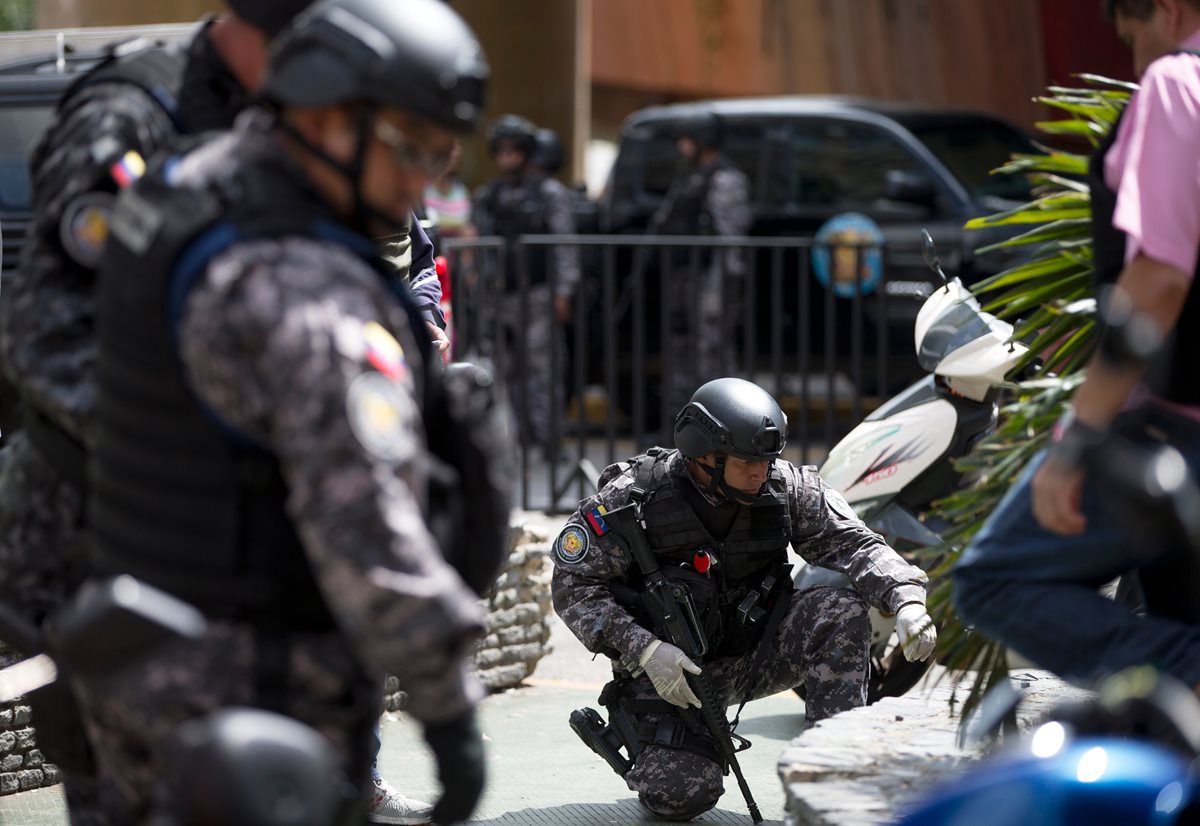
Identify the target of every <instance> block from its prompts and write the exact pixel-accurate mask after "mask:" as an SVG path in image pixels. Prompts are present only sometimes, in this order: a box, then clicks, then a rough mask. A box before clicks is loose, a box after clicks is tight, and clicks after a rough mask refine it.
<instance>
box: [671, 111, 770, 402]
mask: <svg viewBox="0 0 1200 826" xmlns="http://www.w3.org/2000/svg"><path fill="white" fill-rule="evenodd" d="M675 135H676V147H677V148H678V150H679V155H680V158H681V159H682V166H681V168H680V172H679V175H678V176H677V177H676V179H675V181H674V183H672V185H671V189H670V191H669V192H668V193H667V197H666V199H665V200H664V201H663V203H662V206H661V207H660V208H659V210H658V212H657V213H655V215H654V217H653V219H652V221H651V231H652V232H655V233H657V234H659V235H700V236H710V237H717V238H720V237H739V236H743V235H745V234H746V233H747V232H748V231H749V230H750V224H751V222H752V218H753V216H752V213H751V209H750V180H749V179H748V178H747V177H746V175H745V173H743V172H742V171H741V170H740V169H738V168H737V167H736V166H734V164H733V162H732V161H730V160H729V159H728V158H727V157H726V156H725V155H724V154H722V152H721V142H722V128H721V121H720V119H718V118H717V116H716V115H715V114H713V113H712V112H708V111H699V112H697V113H696V114H694V115H692V116H691V117H689V118H686V119H685V120H683V121H682V122H681V123H680V124H678V126H677V128H676V132H675ZM667 260H669V261H670V267H669V269H668V272H667V273H666V274H665V276H666V277H667V278H669V279H671V290H670V295H671V296H672V298H673V299H674V301H672V303H671V304H670V306H669V307H668V325H667V330H666V331H665V335H666V338H665V342H666V344H665V348H664V352H665V355H666V359H667V360H666V368H667V370H668V371H669V372H668V374H667V375H666V376H665V377H664V385H665V396H666V403H667V407H668V409H670V410H678V409H679V408H680V407H682V406H683V405H684V404H685V403H686V402H687V400H688V397H689V396H690V395H691V392H692V390H694V389H695V388H696V387H697V386H699V385H700V384H703V383H704V382H706V381H708V380H709V379H712V378H715V377H717V376H720V375H726V374H729V373H731V372H733V371H734V370H735V369H736V365H735V363H734V361H735V359H734V352H735V342H736V340H737V337H736V335H735V332H736V330H737V328H738V324H739V323H740V321H741V307H742V301H741V296H742V283H741V282H742V279H743V277H744V275H745V262H744V257H743V256H742V254H741V250H736V249H727V250H723V249H714V248H700V249H699V250H698V251H697V250H694V249H693V248H690V247H676V248H674V249H673V250H672V251H671V253H670V254H669V255H668V256H667ZM693 267H695V269H694V268H693Z"/></svg>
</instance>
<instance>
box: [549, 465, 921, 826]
mask: <svg viewBox="0 0 1200 826" xmlns="http://www.w3.org/2000/svg"><path fill="white" fill-rule="evenodd" d="M633 461H634V462H639V461H644V460H643V459H641V457H639V459H635V460H633ZM661 461H665V462H666V471H665V474H664V475H663V476H662V478H661V479H660V480H659V481H657V482H656V483H655V486H654V488H653V489H652V491H651V492H650V501H653V497H654V496H655V494H656V493H659V492H660V491H663V490H666V489H674V490H676V491H684V490H685V489H686V488H690V489H691V490H690V491H688V493H690V495H691V496H692V499H693V501H703V502H705V503H707V504H708V505H711V506H713V507H717V506H720V505H722V504H723V502H722V500H720V499H717V498H714V497H713V496H711V495H710V494H708V493H707V492H706V491H704V490H702V489H701V487H700V486H698V485H697V484H696V483H695V482H694V480H693V479H692V477H691V474H690V473H689V472H688V470H687V466H686V464H685V460H684V459H683V458H682V457H680V456H679V454H678V453H677V452H675V451H671V452H670V453H669V454H667V455H666V456H665V458H663V459H661ZM635 473H636V471H635V468H634V466H631V464H629V463H622V464H619V465H614V466H612V467H610V468H608V469H607V470H605V472H604V475H603V476H602V477H601V489H600V492H599V493H598V494H597V495H595V496H593V497H590V498H588V499H586V500H584V501H583V502H582V503H581V504H580V507H579V510H578V511H577V512H576V513H575V515H574V516H572V517H571V519H570V520H569V521H568V527H567V528H566V529H564V535H565V533H566V531H570V530H571V526H578V528H576V529H575V530H578V529H582V530H583V532H584V533H585V535H586V536H587V542H588V545H589V550H588V551H587V552H586V553H584V555H583V556H582V558H579V559H578V561H575V562H571V561H569V559H570V558H574V557H577V556H578V554H577V553H576V554H574V555H571V556H564V554H563V553H561V552H560V550H559V545H560V543H561V538H560V543H556V546H555V569H554V580H553V588H554V606H555V610H556V611H557V612H558V614H559V616H560V617H562V619H563V622H565V623H566V624H567V626H568V627H569V628H570V629H571V630H572V631H573V632H574V633H575V635H576V636H577V637H578V638H579V639H580V640H581V641H582V642H583V644H584V645H585V646H586V647H587V648H588V650H590V651H595V652H602V653H607V654H609V655H610V656H611V657H613V659H614V661H615V662H614V674H615V675H616V677H617V680H618V681H619V682H624V683H625V684H626V686H627V687H626V688H624V689H623V692H625V694H626V696H631V697H632V698H633V699H637V700H653V699H654V698H656V697H657V694H656V692H655V690H654V687H653V685H652V684H651V683H650V680H649V679H648V678H647V677H645V676H644V675H642V676H639V677H637V678H633V676H632V673H631V672H635V671H639V670H640V669H637V668H636V666H637V663H638V662H639V661H640V658H641V655H642V653H643V652H644V651H645V650H646V648H647V646H649V645H650V643H651V642H653V640H654V639H655V636H654V634H653V632H652V631H651V630H649V629H648V628H646V627H644V626H643V625H642V624H640V623H639V621H638V619H637V618H635V616H634V615H633V614H632V613H631V612H630V610H629V609H628V608H626V607H625V606H624V605H623V604H621V603H620V602H619V601H618V598H617V596H616V595H614V592H613V589H612V588H611V586H612V585H613V584H621V585H627V586H631V587H636V582H637V578H638V577H637V571H636V565H634V563H633V562H632V560H631V559H630V558H629V556H628V555H627V553H626V552H625V551H624V550H623V549H622V548H621V546H620V545H619V544H618V543H617V542H616V541H614V539H613V535H612V534H611V533H603V534H599V535H598V534H597V531H596V529H595V528H594V527H592V523H591V521H590V520H589V518H588V515H589V514H590V513H591V512H592V511H593V510H594V509H596V508H598V507H600V506H603V507H605V508H606V509H608V510H610V511H611V510H615V509H616V508H619V507H622V506H624V505H626V504H628V503H629V502H630V501H631V500H630V488H631V487H632V486H633V485H634V483H635ZM772 473H773V474H776V473H777V474H779V476H778V477H776V478H780V479H781V480H782V485H781V486H780V487H779V490H780V491H786V493H785V494H783V496H784V498H786V507H787V511H788V514H787V520H786V524H787V525H788V528H787V531H786V532H787V536H786V537H783V538H782V539H781V540H780V541H781V542H782V543H784V544H787V543H790V544H791V546H792V547H793V548H794V549H795V550H796V552H797V553H799V554H800V555H801V556H802V557H803V558H804V559H806V560H807V561H808V562H810V563H812V564H815V565H820V566H822V567H826V568H830V569H833V570H836V571H839V572H842V573H844V574H846V575H847V576H849V577H850V579H851V580H852V581H853V582H854V584H855V589H854V590H851V589H839V588H818V589H814V590H812V591H807V592H804V593H800V594H794V593H791V587H790V582H789V583H788V585H787V587H786V591H785V595H784V596H783V597H782V598H787V596H786V595H787V594H789V593H790V594H791V596H790V602H789V603H788V604H787V607H786V609H784V614H783V617H782V620H781V621H780V623H779V626H778V631H777V633H776V634H775V637H774V640H773V641H772V644H773V646H774V649H773V650H772V651H769V652H768V654H767V656H766V658H765V661H764V662H765V664H764V666H763V668H762V670H761V672H760V673H758V674H752V673H750V671H751V669H752V667H753V660H754V655H755V652H756V650H757V645H758V644H755V643H751V644H750V645H749V646H748V647H747V648H745V649H744V650H740V651H732V652H730V651H725V650H719V652H718V653H719V654H720V655H721V656H718V657H716V658H712V659H708V660H706V661H705V662H704V663H703V666H702V667H703V669H704V671H705V673H706V674H707V675H709V677H710V679H711V681H712V682H713V684H714V686H715V687H716V689H717V691H719V692H720V693H722V694H723V695H724V698H725V701H726V703H727V704H733V703H738V702H741V700H742V699H743V697H744V696H745V694H746V692H747V691H748V690H751V688H752V689H753V693H752V695H751V696H752V698H759V697H764V696H768V695H770V694H773V693H776V692H778V691H783V690H786V689H789V688H792V687H794V686H797V685H800V684H803V685H805V687H806V688H807V691H808V695H807V696H808V700H807V704H806V719H807V722H808V723H809V724H810V725H811V724H812V723H813V722H815V721H817V720H821V719H824V718H826V717H829V716H831V715H833V714H836V713H838V712H840V711H844V710H846V709H850V708H855V707H857V706H861V705H863V704H864V703H865V701H866V696H865V691H866V676H867V664H868V642H869V638H870V621H869V619H868V616H867V605H868V604H870V605H873V606H875V607H877V608H880V609H882V610H885V611H888V612H894V611H896V610H898V609H899V608H900V606H901V605H904V604H906V603H910V602H911V603H921V604H923V603H924V601H925V587H924V584H925V581H926V576H925V573H924V572H923V571H921V570H920V569H919V568H916V567H914V566H912V565H909V564H908V563H907V562H905V561H904V560H903V559H902V558H901V557H900V556H899V555H898V554H896V552H895V551H893V550H892V549H891V548H889V547H888V546H887V545H886V544H885V543H884V541H883V540H882V539H881V538H880V537H879V536H878V535H877V534H875V533H874V532H872V531H871V530H870V529H868V528H867V527H866V526H865V525H863V523H862V522H861V521H860V520H859V519H858V518H857V517H856V516H855V515H854V512H853V511H852V510H851V509H850V506H849V505H848V504H847V503H846V501H845V499H843V498H842V496H841V495H840V494H839V493H837V492H836V491H834V490H832V489H830V488H828V487H826V486H825V484H824V482H822V481H821V479H820V477H819V476H818V475H817V473H816V470H815V468H812V467H799V468H798V467H794V466H793V465H791V464H789V463H787V462H784V461H783V460H776V461H775V465H774V470H773V471H772ZM784 485H785V487H784ZM763 495H764V494H760V497H761V496H763ZM697 496H698V497H700V498H699V499H697ZM653 527H654V525H653V524H651V516H650V515H649V514H647V528H648V530H649V529H653ZM682 529H683V528H681V527H680V526H679V525H678V524H676V525H672V527H671V528H670V530H682ZM575 535H576V536H577V535H578V534H575ZM714 544H717V546H718V547H720V546H719V544H718V543H714ZM735 550H736V549H733V548H726V549H725V551H726V552H728V551H735ZM716 554H717V557H718V567H719V566H720V565H721V564H729V563H730V560H731V558H732V557H730V556H726V557H725V558H724V559H722V554H723V552H722V551H717V552H716ZM665 567H666V566H665V565H664V568H665ZM631 569H632V570H631ZM714 570H716V569H714ZM760 633H761V632H760ZM631 679H632V680H633V681H632V683H628V681H629V680H631ZM659 719H660V718H659V716H658V715H655V714H649V715H648V716H646V717H639V723H645V722H646V721H647V720H648V721H649V722H650V723H652V724H657V722H658V721H659ZM625 781H626V783H627V784H628V786H629V788H630V789H632V790H633V791H636V792H638V795H639V798H640V799H641V800H642V802H643V803H644V804H645V805H646V806H647V807H648V808H650V809H651V810H652V811H654V812H655V813H657V814H659V815H662V816H664V817H670V818H683V819H686V818H690V817H694V816H695V815H698V814H700V813H701V812H704V811H707V810H708V809H710V808H712V807H713V806H714V805H716V802H717V799H718V798H719V797H720V796H721V794H722V793H723V784H722V771H721V767H720V766H719V765H718V764H717V763H716V762H714V761H713V760H711V759H709V758H707V757H705V756H703V755H701V754H698V753H696V752H694V751H691V750H686V749H682V748H672V747H669V746H664V745H657V744H653V743H651V744H649V745H646V746H645V748H644V750H643V751H642V753H641V754H640V755H639V756H638V757H637V759H636V760H635V762H634V765H633V768H632V769H630V771H629V773H628V774H626V775H625Z"/></svg>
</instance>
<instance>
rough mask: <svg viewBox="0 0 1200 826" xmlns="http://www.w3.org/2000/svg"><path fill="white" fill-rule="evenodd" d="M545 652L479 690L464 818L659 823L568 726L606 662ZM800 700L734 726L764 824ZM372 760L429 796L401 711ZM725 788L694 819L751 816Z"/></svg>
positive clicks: (777, 820)
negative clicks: (473, 783) (477, 742)
mask: <svg viewBox="0 0 1200 826" xmlns="http://www.w3.org/2000/svg"><path fill="white" fill-rule="evenodd" d="M551 640H552V644H553V645H554V651H553V653H552V654H550V655H549V656H548V657H546V658H545V659H544V660H542V662H541V663H540V664H539V665H538V669H537V672H536V673H535V676H534V677H533V678H532V679H530V680H528V681H527V683H528V685H527V686H526V687H523V688H519V689H515V690H512V691H508V692H505V693H502V694H496V695H493V696H491V697H489V698H487V699H486V700H485V701H484V703H483V705H482V707H481V709H480V718H481V719H480V727H481V729H482V730H483V732H484V736H485V738H486V740H487V750H488V768H489V777H488V789H487V793H486V795H485V797H484V799H483V801H482V803H481V804H480V807H479V809H478V810H477V811H476V815H475V818H474V819H473V820H472V822H473V823H480V824H505V826H510V825H511V826H518V825H519V826H524V825H525V824H530V826H535V825H536V824H545V826H585V824H586V826H593V825H594V824H595V825H598V826H610V824H624V823H659V822H666V821H658V820H655V819H651V818H647V817H646V816H645V813H644V810H643V809H642V808H641V806H639V805H638V803H637V799H636V796H635V795H634V794H633V793H632V792H630V791H629V790H628V789H627V788H626V787H625V784H624V782H623V781H622V780H621V779H620V778H619V777H617V776H616V775H615V774H613V772H612V770H611V769H609V767H608V765H607V764H606V763H605V762H604V761H603V760H601V759H600V758H599V757H597V756H596V755H594V754H593V753H592V752H591V751H589V750H588V749H587V748H586V747H585V746H584V745H583V744H582V743H581V742H580V741H579V740H578V738H576V737H575V735H574V733H573V732H572V731H571V729H570V728H569V727H568V725H567V717H568V715H569V714H570V713H571V711H573V710H574V709H576V708H581V707H583V706H592V707H593V708H595V707H596V697H597V695H598V694H599V693H600V688H601V686H602V685H603V684H604V682H605V681H607V679H608V674H609V668H608V662H607V660H605V659H603V658H600V659H596V660H593V659H592V657H591V655H590V654H589V653H588V652H587V651H585V650H584V648H583V646H581V645H580V644H579V643H578V642H577V641H576V640H575V638H574V637H572V636H571V634H570V632H569V631H567V630H566V628H565V627H564V626H563V625H562V624H561V623H559V622H558V621H557V619H555V622H554V629H553V634H552V637H551ZM803 717H804V704H803V703H802V702H801V701H800V700H799V699H798V698H796V697H795V696H794V695H790V694H781V695H777V696H775V697H769V698H767V699H764V700H760V701H757V702H755V703H752V704H750V705H748V706H747V707H746V711H745V713H744V714H743V717H742V724H741V726H739V729H738V730H739V732H740V733H741V734H743V735H745V736H746V737H749V738H750V739H751V740H752V741H753V742H754V747H753V748H751V749H750V750H748V751H745V752H743V753H742V754H741V755H739V760H740V762H741V765H742V769H743V771H744V772H745V774H746V778H747V781H748V782H749V784H750V788H751V790H752V791H753V792H754V795H755V799H756V800H757V802H758V805H759V808H760V809H761V811H762V814H763V817H764V818H765V819H766V822H767V823H768V824H775V826H779V824H782V822H783V791H782V788H781V785H780V782H779V777H778V773H777V767H776V763H777V762H778V760H779V755H780V753H781V752H782V751H783V749H784V747H785V746H787V744H788V742H789V741H791V740H792V738H794V737H795V736H796V735H797V734H799V733H800V731H801V729H802V728H803ZM380 767H381V770H382V772H383V775H384V777H386V778H388V780H390V781H391V782H392V783H393V784H394V785H395V786H396V787H397V788H400V789H401V790H403V791H404V792H406V793H407V794H409V795H412V796H415V797H422V798H424V799H427V800H432V799H434V798H436V796H437V794H438V784H437V780H436V778H435V776H434V767H433V761H432V758H431V756H430V755H429V753H428V751H427V750H426V748H425V746H424V744H423V742H422V741H421V737H420V729H419V727H418V726H417V725H416V723H415V722H414V721H413V720H412V719H410V718H408V717H405V716H404V715H402V714H401V715H387V716H386V717H385V719H384V722H383V750H382V751H381V753H380ZM726 780H727V783H726V792H725V796H724V797H723V798H722V799H721V803H720V805H718V807H717V808H716V809H715V810H713V811H712V812H710V813H708V814H706V815H704V816H703V817H701V818H699V819H697V820H696V821H694V822H696V823H721V824H745V825H746V826H749V824H750V817H749V815H748V814H747V813H746V807H745V803H744V802H743V801H742V798H741V795H740V793H739V792H738V788H737V783H736V781H735V780H734V779H733V777H732V776H730V777H729V778H727V779H726ZM0 824H3V826H66V825H67V818H66V812H65V810H64V808H63V804H62V795H61V787H60V786H59V787H53V788H50V789H42V790H37V791H33V792H23V793H21V794H17V795H11V796H8V797H3V798H0Z"/></svg>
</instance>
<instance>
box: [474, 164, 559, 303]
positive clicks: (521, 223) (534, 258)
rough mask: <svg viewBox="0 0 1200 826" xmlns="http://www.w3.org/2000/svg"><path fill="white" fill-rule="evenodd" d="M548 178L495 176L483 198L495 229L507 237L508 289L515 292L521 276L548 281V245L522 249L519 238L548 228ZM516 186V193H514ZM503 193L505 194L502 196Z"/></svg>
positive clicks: (530, 281) (529, 281) (537, 282)
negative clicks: (516, 178)
mask: <svg viewBox="0 0 1200 826" xmlns="http://www.w3.org/2000/svg"><path fill="white" fill-rule="evenodd" d="M544 181H545V178H543V177H542V176H540V175H534V174H524V175H522V176H521V179H520V181H518V182H517V183H515V184H513V183H510V182H508V181H506V180H503V179H501V180H496V181H493V182H492V183H491V184H490V185H489V187H490V188H489V189H488V190H487V192H486V193H485V194H484V197H483V198H482V199H481V201H482V203H483V204H485V209H486V211H487V213H488V215H489V216H490V217H491V220H492V229H493V231H494V232H495V233H496V234H497V235H499V236H501V237H502V238H504V240H505V241H507V242H508V243H507V250H506V253H505V267H506V271H505V275H506V279H505V290H506V291H507V292H516V291H517V288H518V285H519V284H520V283H521V279H522V278H525V279H527V281H526V283H527V284H529V285H530V286H536V285H540V284H545V283H546V281H547V279H548V277H549V267H548V263H547V259H546V256H547V255H548V252H549V250H548V248H547V247H545V246H529V247H525V248H524V249H521V250H519V249H518V248H517V239H518V238H519V237H520V236H522V235H541V234H544V233H546V232H547V231H548V230H549V226H548V225H547V223H546V196H545V194H544V192H543V189H542V184H543V183H544ZM513 190H516V193H515V194H514V193H513ZM502 194H504V195H505V197H501V195H502Z"/></svg>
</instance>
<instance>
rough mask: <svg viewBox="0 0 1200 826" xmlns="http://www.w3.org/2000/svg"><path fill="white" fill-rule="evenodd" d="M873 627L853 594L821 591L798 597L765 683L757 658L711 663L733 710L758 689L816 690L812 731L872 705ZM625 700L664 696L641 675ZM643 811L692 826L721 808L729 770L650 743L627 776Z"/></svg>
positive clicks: (810, 702)
mask: <svg viewBox="0 0 1200 826" xmlns="http://www.w3.org/2000/svg"><path fill="white" fill-rule="evenodd" d="M870 637H871V622H870V619H869V618H868V615H867V605H866V603H865V602H864V601H863V599H862V597H861V596H859V595H858V593H857V592H856V591H853V590H851V589H848V588H816V589H814V590H811V591H805V592H804V593H798V594H794V595H793V596H792V601H791V604H790V605H789V606H788V608H787V611H786V613H785V614H784V616H783V620H782V622H781V623H780V625H779V630H778V632H777V633H776V635H775V639H774V643H773V645H774V648H773V650H772V651H770V652H769V653H768V655H767V657H766V660H765V664H764V665H763V667H762V671H761V673H759V674H758V676H757V679H755V675H754V674H752V673H751V669H752V668H753V665H754V652H753V651H751V652H748V653H746V654H742V655H740V656H737V657H726V658H722V659H718V660H714V661H712V662H708V663H705V664H704V666H703V668H704V673H705V674H707V675H708V677H709V679H710V680H711V681H712V683H713V685H714V687H715V688H716V690H717V691H718V692H719V693H721V694H722V695H723V696H724V700H725V703H726V705H734V704H737V703H740V702H741V701H742V698H743V697H744V695H745V693H746V691H747V690H749V689H751V687H753V693H752V694H751V699H759V698H762V697H767V696H770V695H772V694H777V693H779V692H780V691H787V690H789V689H791V688H793V687H795V686H798V685H804V686H805V687H806V688H807V691H808V699H807V702H806V705H805V718H806V722H807V724H808V725H810V726H811V725H812V724H813V723H815V722H816V721H817V720H823V719H825V718H826V717H830V716H832V715H834V714H837V713H838V712H841V711H846V710H847V709H851V708H857V707H859V706H862V705H864V704H865V703H866V682H867V664H868V656H869V655H868V645H869V643H870ZM625 696H631V697H632V698H633V699H636V700H653V699H656V698H657V697H658V694H657V693H656V692H655V691H654V686H653V685H651V683H650V680H649V678H648V677H645V676H642V677H639V678H638V679H637V680H636V681H635V682H634V684H633V686H632V687H630V688H629V689H626V694H625ZM660 719H661V717H660V716H658V715H654V714H647V715H641V716H639V723H643V724H644V723H645V722H649V723H651V724H656V723H657V722H658V721H659V720H660ZM625 782H626V784H627V785H628V786H629V788H630V790H631V791H634V792H637V794H638V799H639V800H640V801H641V802H642V805H643V806H645V807H646V808H648V809H649V810H650V811H652V812H654V813H655V814H656V815H658V816H659V817H663V818H667V819H670V820H690V819H691V818H693V817H696V816H697V815H700V814H702V813H704V812H707V811H708V810H709V809H711V808H712V807H714V806H716V805H717V801H718V800H719V799H720V797H721V795H722V794H724V792H725V787H724V777H723V774H722V771H721V766H720V765H718V764H717V763H715V762H713V761H712V760H711V759H709V758H708V757H705V756H703V755H701V754H698V753H696V752H693V751H686V750H684V749H679V748H672V747H670V746H665V745H657V744H653V743H651V744H648V745H646V746H645V748H643V749H642V752H641V753H640V754H639V755H638V756H637V759H636V760H634V763H633V767H632V768H631V769H630V770H629V772H628V773H627V774H626V775H625Z"/></svg>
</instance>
